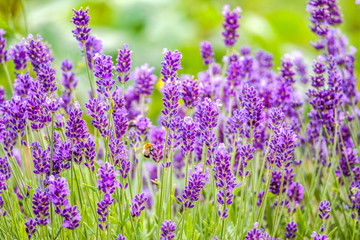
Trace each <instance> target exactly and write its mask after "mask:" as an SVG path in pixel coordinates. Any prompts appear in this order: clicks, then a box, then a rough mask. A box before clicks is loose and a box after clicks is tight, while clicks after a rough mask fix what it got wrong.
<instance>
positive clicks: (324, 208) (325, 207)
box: [319, 200, 331, 220]
mask: <svg viewBox="0 0 360 240" xmlns="http://www.w3.org/2000/svg"><path fill="white" fill-rule="evenodd" d="M330 211H331V208H330V202H328V201H326V200H324V201H322V202H320V206H319V212H320V213H319V218H320V219H321V220H327V219H329V217H330Z"/></svg>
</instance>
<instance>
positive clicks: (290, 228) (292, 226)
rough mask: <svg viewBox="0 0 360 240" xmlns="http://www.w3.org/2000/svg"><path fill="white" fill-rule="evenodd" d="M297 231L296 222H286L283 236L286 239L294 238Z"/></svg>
mask: <svg viewBox="0 0 360 240" xmlns="http://www.w3.org/2000/svg"><path fill="white" fill-rule="evenodd" d="M297 231H298V228H297V223H295V222H294V221H291V222H288V223H287V225H286V232H285V237H286V238H288V239H293V238H296V232H297Z"/></svg>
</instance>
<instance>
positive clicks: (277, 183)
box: [269, 168, 295, 195]
mask: <svg viewBox="0 0 360 240" xmlns="http://www.w3.org/2000/svg"><path fill="white" fill-rule="evenodd" d="M284 171H285V172H284V182H283V191H282V192H283V193H285V191H286V189H287V187H288V186H289V185H290V184H291V183H292V180H293V178H294V176H295V173H293V169H292V168H291V169H285V170H284ZM281 178H282V171H274V172H273V174H272V177H271V180H270V188H269V192H271V193H273V194H275V195H278V194H279V193H280V189H281Z"/></svg>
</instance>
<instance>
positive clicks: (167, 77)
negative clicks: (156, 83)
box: [161, 48, 182, 83]
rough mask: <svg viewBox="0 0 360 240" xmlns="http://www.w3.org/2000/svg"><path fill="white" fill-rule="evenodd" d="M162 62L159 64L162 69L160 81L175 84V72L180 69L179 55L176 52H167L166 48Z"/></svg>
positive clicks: (180, 56)
mask: <svg viewBox="0 0 360 240" xmlns="http://www.w3.org/2000/svg"><path fill="white" fill-rule="evenodd" d="M163 54H164V55H165V56H164V60H165V61H163V62H162V63H161V66H162V69H161V74H162V75H163V78H162V79H161V80H162V81H163V82H165V83H167V82H175V81H177V80H178V78H177V77H176V71H177V70H178V69H182V68H181V61H180V59H181V58H182V55H181V53H180V52H179V51H178V50H175V51H174V52H171V51H168V50H167V49H166V48H165V49H164V51H163Z"/></svg>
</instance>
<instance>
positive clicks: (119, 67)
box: [115, 44, 132, 84]
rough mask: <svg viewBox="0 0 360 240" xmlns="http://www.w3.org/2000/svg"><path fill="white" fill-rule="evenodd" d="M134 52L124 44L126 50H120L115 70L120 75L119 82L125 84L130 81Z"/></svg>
mask: <svg viewBox="0 0 360 240" xmlns="http://www.w3.org/2000/svg"><path fill="white" fill-rule="evenodd" d="M131 53H132V51H131V50H130V49H129V47H128V45H127V44H124V49H119V50H118V56H117V58H116V61H117V63H116V68H115V70H116V71H117V72H118V73H119V75H118V76H117V80H118V81H119V82H120V83H121V84H124V83H126V82H127V81H129V79H130V78H129V72H130V68H131V57H130V55H131Z"/></svg>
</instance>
